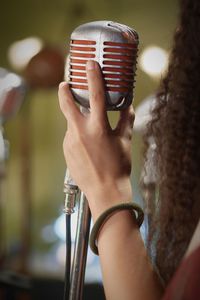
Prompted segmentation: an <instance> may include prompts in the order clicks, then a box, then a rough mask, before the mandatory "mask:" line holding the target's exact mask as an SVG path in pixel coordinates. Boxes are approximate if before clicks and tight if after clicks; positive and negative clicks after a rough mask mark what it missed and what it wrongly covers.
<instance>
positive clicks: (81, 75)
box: [70, 72, 86, 77]
mask: <svg viewBox="0 0 200 300" xmlns="http://www.w3.org/2000/svg"><path fill="white" fill-rule="evenodd" d="M70 75H71V76H79V77H86V73H81V72H70Z"/></svg>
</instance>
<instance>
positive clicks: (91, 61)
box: [86, 60, 96, 71]
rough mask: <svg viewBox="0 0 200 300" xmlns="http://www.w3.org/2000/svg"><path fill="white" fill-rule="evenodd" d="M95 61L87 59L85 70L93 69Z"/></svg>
mask: <svg viewBox="0 0 200 300" xmlns="http://www.w3.org/2000/svg"><path fill="white" fill-rule="evenodd" d="M95 65H96V64H95V62H94V61H93V60H88V61H87V64H86V68H87V70H89V71H90V70H94V69H95Z"/></svg>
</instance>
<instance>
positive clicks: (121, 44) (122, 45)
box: [103, 42, 137, 48]
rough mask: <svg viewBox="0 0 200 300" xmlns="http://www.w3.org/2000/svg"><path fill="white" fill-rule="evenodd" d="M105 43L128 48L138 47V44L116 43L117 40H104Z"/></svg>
mask: <svg viewBox="0 0 200 300" xmlns="http://www.w3.org/2000/svg"><path fill="white" fill-rule="evenodd" d="M103 44H104V45H108V46H119V47H128V48H137V44H129V43H115V42H104V43H103Z"/></svg>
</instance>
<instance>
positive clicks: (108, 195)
mask: <svg viewBox="0 0 200 300" xmlns="http://www.w3.org/2000/svg"><path fill="white" fill-rule="evenodd" d="M86 197H87V199H88V203H89V206H90V210H91V214H92V218H93V220H94V221H96V219H97V218H98V217H99V215H100V214H101V213H102V212H104V211H105V210H107V209H108V208H110V207H111V206H114V205H117V204H120V203H124V202H125V203H127V202H130V201H131V200H132V187H131V182H130V178H126V179H123V180H122V179H120V181H114V182H106V183H105V184H101V185H97V186H93V187H91V189H90V191H89V192H88V193H87V194H86Z"/></svg>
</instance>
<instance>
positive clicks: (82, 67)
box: [70, 65, 85, 71]
mask: <svg viewBox="0 0 200 300" xmlns="http://www.w3.org/2000/svg"><path fill="white" fill-rule="evenodd" d="M70 69H71V70H83V71H85V66H74V65H70Z"/></svg>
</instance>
